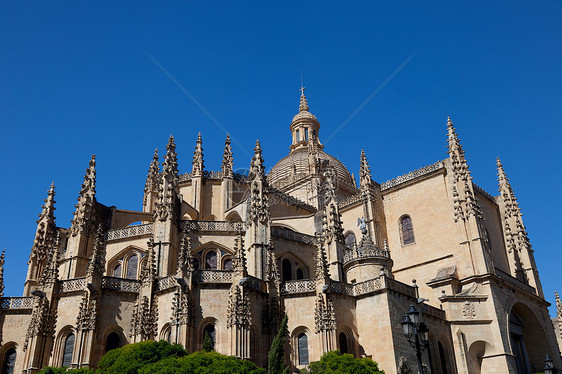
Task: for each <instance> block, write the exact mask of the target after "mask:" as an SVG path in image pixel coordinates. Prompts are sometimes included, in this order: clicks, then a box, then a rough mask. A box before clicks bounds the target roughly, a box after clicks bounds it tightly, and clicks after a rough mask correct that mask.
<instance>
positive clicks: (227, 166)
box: [221, 134, 234, 178]
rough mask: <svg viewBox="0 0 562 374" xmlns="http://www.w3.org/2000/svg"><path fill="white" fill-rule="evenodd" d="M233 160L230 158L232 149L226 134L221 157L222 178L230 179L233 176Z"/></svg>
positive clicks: (228, 136)
mask: <svg viewBox="0 0 562 374" xmlns="http://www.w3.org/2000/svg"><path fill="white" fill-rule="evenodd" d="M233 164H234V159H233V157H232V147H231V146H230V135H228V134H226V140H225V141H224V153H223V156H222V170H221V171H222V177H223V178H232V177H233V176H234V172H233V170H232V169H233Z"/></svg>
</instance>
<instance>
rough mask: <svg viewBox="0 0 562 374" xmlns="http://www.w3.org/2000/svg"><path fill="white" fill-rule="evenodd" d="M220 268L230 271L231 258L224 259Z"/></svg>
mask: <svg viewBox="0 0 562 374" xmlns="http://www.w3.org/2000/svg"><path fill="white" fill-rule="evenodd" d="M222 268H223V269H224V270H232V259H231V258H227V259H225V260H224V262H223V267H222Z"/></svg>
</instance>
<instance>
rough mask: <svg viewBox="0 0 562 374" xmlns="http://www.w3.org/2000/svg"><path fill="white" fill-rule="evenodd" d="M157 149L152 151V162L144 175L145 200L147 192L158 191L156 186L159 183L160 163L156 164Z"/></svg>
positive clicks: (157, 158)
mask: <svg viewBox="0 0 562 374" xmlns="http://www.w3.org/2000/svg"><path fill="white" fill-rule="evenodd" d="M158 160H159V157H158V149H155V150H154V155H153V156H152V161H151V162H150V166H149V167H148V174H147V175H146V182H145V184H144V193H145V198H146V194H147V193H149V192H156V191H158V184H159V183H160V163H159V162H158Z"/></svg>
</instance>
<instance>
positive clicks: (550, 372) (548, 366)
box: [543, 353, 555, 374]
mask: <svg viewBox="0 0 562 374" xmlns="http://www.w3.org/2000/svg"><path fill="white" fill-rule="evenodd" d="M543 370H544V374H554V373H555V371H554V365H553V364H552V359H551V358H550V356H549V355H548V353H547V354H546V357H545V358H544V369H543Z"/></svg>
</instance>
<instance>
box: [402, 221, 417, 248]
mask: <svg viewBox="0 0 562 374" xmlns="http://www.w3.org/2000/svg"><path fill="white" fill-rule="evenodd" d="M400 231H401V232H402V244H404V245H408V244H412V243H414V242H415V241H416V240H415V238H414V227H413V226H412V219H411V218H410V216H404V217H402V218H401V219H400Z"/></svg>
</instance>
